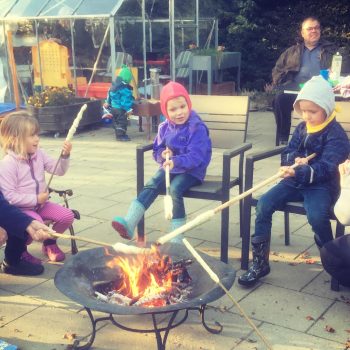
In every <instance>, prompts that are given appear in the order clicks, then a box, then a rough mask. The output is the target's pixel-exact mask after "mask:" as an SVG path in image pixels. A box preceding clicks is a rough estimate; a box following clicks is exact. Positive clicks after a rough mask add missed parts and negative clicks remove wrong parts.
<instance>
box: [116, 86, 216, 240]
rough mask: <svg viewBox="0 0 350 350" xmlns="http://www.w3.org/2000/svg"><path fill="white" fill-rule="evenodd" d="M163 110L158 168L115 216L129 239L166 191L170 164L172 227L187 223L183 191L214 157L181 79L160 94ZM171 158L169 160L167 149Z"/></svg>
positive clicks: (197, 179) (196, 181)
mask: <svg viewBox="0 0 350 350" xmlns="http://www.w3.org/2000/svg"><path fill="white" fill-rule="evenodd" d="M160 104H161V109H162V113H163V114H164V115H165V117H166V121H164V122H163V123H161V124H160V125H159V128H158V135H157V136H156V138H155V140H154V144H153V158H154V160H155V161H156V162H157V163H158V164H159V170H158V171H157V172H156V174H155V175H154V176H153V177H152V178H151V180H150V181H149V182H148V183H147V184H146V185H145V187H144V189H143V190H142V192H141V193H140V194H139V195H138V197H137V198H136V199H135V200H133V201H132V202H131V205H130V207H129V210H128V213H127V214H126V216H125V217H120V216H116V217H115V218H114V219H113V221H112V226H113V227H114V229H115V230H116V231H118V232H119V234H120V235H121V236H122V237H123V238H126V239H132V238H133V236H134V230H135V227H136V225H137V224H138V222H139V221H140V219H141V218H142V216H143V215H144V213H145V211H146V210H147V209H148V208H149V207H150V205H151V204H152V203H153V201H154V200H155V199H156V198H157V196H158V194H159V193H161V192H164V191H165V170H164V169H165V167H166V166H167V165H169V168H170V195H171V197H172V200H173V219H172V222H171V230H172V231H173V230H175V229H176V228H178V227H180V226H182V225H184V224H185V223H186V213H185V206H184V200H183V194H184V193H185V192H186V191H187V190H188V189H189V188H190V187H192V186H195V185H199V184H201V183H202V181H203V180H204V177H205V173H206V169H207V166H208V164H209V162H210V158H211V141H210V138H209V131H208V128H207V127H206V125H205V124H204V123H203V121H202V120H201V119H200V117H199V116H198V115H197V113H196V112H195V111H193V110H192V109H191V108H192V103H191V100H190V97H189V95H188V92H187V91H186V89H185V88H184V87H183V86H182V85H181V84H179V83H176V82H169V83H168V84H167V85H165V86H164V87H163V89H162V91H161V94H160ZM167 152H168V153H169V161H166V160H165V158H166V153H167Z"/></svg>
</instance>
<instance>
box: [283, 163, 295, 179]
mask: <svg viewBox="0 0 350 350" xmlns="http://www.w3.org/2000/svg"><path fill="white" fill-rule="evenodd" d="M280 173H281V177H282V178H283V179H285V178H287V177H293V176H295V171H294V169H292V168H291V167H290V166H281V167H280Z"/></svg>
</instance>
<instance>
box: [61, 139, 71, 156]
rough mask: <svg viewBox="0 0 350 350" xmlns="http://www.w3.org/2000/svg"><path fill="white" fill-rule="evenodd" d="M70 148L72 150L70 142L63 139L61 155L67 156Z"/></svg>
mask: <svg viewBox="0 0 350 350" xmlns="http://www.w3.org/2000/svg"><path fill="white" fill-rule="evenodd" d="M71 150H72V144H71V143H70V142H69V141H64V143H63V148H62V155H63V156H64V157H68V156H69V155H70V152H71Z"/></svg>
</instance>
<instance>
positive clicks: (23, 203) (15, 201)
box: [0, 149, 69, 209]
mask: <svg viewBox="0 0 350 350" xmlns="http://www.w3.org/2000/svg"><path fill="white" fill-rule="evenodd" d="M56 162H57V160H56V159H53V158H51V157H49V156H48V155H47V154H46V153H45V152H44V151H43V150H41V149H38V150H37V151H36V152H35V153H34V154H33V155H32V156H31V157H30V158H29V159H24V158H23V157H21V156H19V155H17V154H15V153H13V152H11V151H9V152H8V153H7V154H6V156H5V157H4V158H3V159H2V160H1V161H0V190H1V192H2V193H3V195H4V197H5V198H6V199H7V201H8V202H9V203H10V204H12V205H14V206H16V207H18V208H20V209H34V208H35V207H36V205H37V204H38V200H37V196H38V194H39V193H42V192H44V191H45V189H46V182H45V171H46V172H48V173H50V174H52V172H53V171H54V168H55V165H56ZM68 166H69V158H66V159H64V158H61V160H60V161H59V163H58V166H57V169H56V171H55V175H64V174H65V173H66V171H67V170H68Z"/></svg>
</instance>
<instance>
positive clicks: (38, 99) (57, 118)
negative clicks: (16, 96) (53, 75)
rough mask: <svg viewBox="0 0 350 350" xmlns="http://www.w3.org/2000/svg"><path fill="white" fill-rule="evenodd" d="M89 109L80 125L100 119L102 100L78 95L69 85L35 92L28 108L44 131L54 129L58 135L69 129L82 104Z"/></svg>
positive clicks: (93, 122) (28, 103) (29, 100)
mask: <svg viewBox="0 0 350 350" xmlns="http://www.w3.org/2000/svg"><path fill="white" fill-rule="evenodd" d="M84 103H86V104H87V107H88V108H87V110H86V112H85V114H84V117H83V119H82V121H81V122H80V124H79V125H80V126H81V127H82V126H86V125H90V124H96V123H98V122H99V121H100V115H101V100H96V99H90V98H82V97H76V96H75V93H74V91H73V90H72V89H70V88H67V87H47V88H45V89H44V90H43V91H41V92H36V93H34V95H33V96H30V97H29V98H28V100H27V109H28V111H29V112H30V113H31V114H32V115H33V117H35V118H37V119H38V121H39V124H40V128H41V130H43V131H53V132H55V134H56V135H57V136H58V135H59V134H60V133H64V132H66V131H68V130H69V128H70V126H71V124H72V122H73V120H74V118H75V117H76V115H77V113H78V112H79V110H80V108H81V106H82V105H83V104H84Z"/></svg>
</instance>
